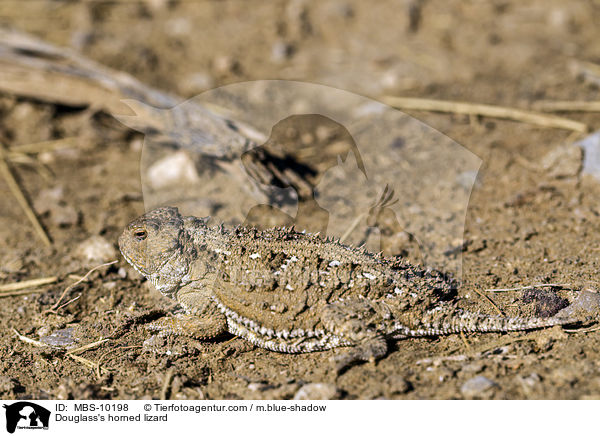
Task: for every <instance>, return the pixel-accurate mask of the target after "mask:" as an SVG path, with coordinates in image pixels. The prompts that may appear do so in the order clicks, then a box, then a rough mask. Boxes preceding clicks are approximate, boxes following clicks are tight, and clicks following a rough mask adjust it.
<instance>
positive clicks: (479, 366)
mask: <svg viewBox="0 0 600 436" xmlns="http://www.w3.org/2000/svg"><path fill="white" fill-rule="evenodd" d="M483 366H484V365H483V363H481V362H471V363H467V364H466V365H463V367H462V368H461V369H460V371H461V372H464V373H468V372H470V373H472V374H477V373H478V372H481V371H483Z"/></svg>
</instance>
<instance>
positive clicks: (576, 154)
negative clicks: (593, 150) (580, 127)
mask: <svg viewBox="0 0 600 436" xmlns="http://www.w3.org/2000/svg"><path fill="white" fill-rule="evenodd" d="M582 159H583V150H582V149H581V148H579V147H573V146H572V145H570V144H569V145H559V146H558V147H555V148H554V149H553V150H551V151H550V152H548V153H547V154H546V155H545V156H544V158H543V159H542V167H543V168H544V169H545V170H546V171H548V175H549V176H550V177H554V178H556V179H564V178H567V177H575V176H577V175H578V174H579V172H580V171H581V166H582Z"/></svg>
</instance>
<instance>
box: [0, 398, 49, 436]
mask: <svg viewBox="0 0 600 436" xmlns="http://www.w3.org/2000/svg"><path fill="white" fill-rule="evenodd" d="M3 407H4V408H5V409H6V431H8V432H9V433H14V432H15V429H16V428H17V425H19V423H20V424H21V425H20V428H21V427H23V428H32V429H33V428H44V429H47V428H48V422H49V421H50V411H49V410H47V409H45V408H43V407H42V406H38V405H37V404H35V403H30V402H29V401H19V402H17V403H13V404H10V405H8V406H7V405H6V404H5V405H3Z"/></svg>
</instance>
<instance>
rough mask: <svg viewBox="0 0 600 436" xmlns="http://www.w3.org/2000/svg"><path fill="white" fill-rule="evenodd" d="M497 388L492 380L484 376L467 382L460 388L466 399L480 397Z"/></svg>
mask: <svg viewBox="0 0 600 436" xmlns="http://www.w3.org/2000/svg"><path fill="white" fill-rule="evenodd" d="M494 386H497V385H496V383H494V382H493V381H492V380H490V379H489V378H487V377H484V376H482V375H478V376H477V377H473V378H472V379H469V380H467V381H466V382H465V383H464V384H463V385H462V386H461V388H460V392H461V394H463V395H464V396H465V397H468V398H473V397H477V396H480V395H481V394H482V393H484V392H485V391H487V390H489V389H491V388H493V387H494Z"/></svg>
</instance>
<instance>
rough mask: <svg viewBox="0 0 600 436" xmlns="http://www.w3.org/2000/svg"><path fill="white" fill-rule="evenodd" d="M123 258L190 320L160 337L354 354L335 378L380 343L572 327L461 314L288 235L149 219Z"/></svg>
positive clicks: (426, 291) (410, 276)
mask: <svg viewBox="0 0 600 436" xmlns="http://www.w3.org/2000/svg"><path fill="white" fill-rule="evenodd" d="M119 247H120V249H121V252H122V253H123V256H124V257H125V258H126V259H127V261H128V262H129V263H131V264H132V265H133V266H134V267H135V268H136V269H137V270H138V271H139V272H140V273H141V274H143V275H144V276H146V277H147V278H148V280H150V281H151V282H152V283H153V284H154V286H156V288H157V289H158V290H159V291H160V292H161V293H162V294H163V295H165V296H168V297H170V298H173V299H175V300H177V301H178V302H179V303H180V304H181V305H182V306H183V307H184V308H185V310H186V313H187V315H185V316H182V317H179V318H169V319H165V320H164V321H162V322H160V323H159V325H158V326H157V327H159V328H161V329H163V331H166V332H170V333H175V334H184V335H189V336H193V337H196V338H201V339H202V338H212V337H215V336H218V335H219V334H221V333H223V332H225V331H229V332H231V333H233V334H236V335H239V336H241V337H243V338H245V339H247V340H249V341H250V342H252V343H254V344H255V345H258V346H260V347H263V348H267V349H270V350H274V351H280V352H288V353H300V352H310V351H319V350H326V349H330V348H334V347H342V346H344V347H351V348H350V349H349V351H348V352H347V353H346V354H343V355H340V356H338V357H337V359H336V360H337V361H338V367H339V368H342V367H344V366H346V365H348V364H350V363H352V362H353V361H356V360H372V359H374V358H378V357H381V356H383V355H384V354H385V353H386V351H387V344H386V339H387V338H404V337H410V336H433V335H441V334H449V333H458V332H461V331H465V332H491V331H500V332H502V331H512V330H528V329H534V328H541V327H546V326H552V325H557V324H566V323H572V322H574V320H573V319H570V318H563V317H559V316H555V317H551V318H529V319H521V318H505V317H494V316H488V315H484V314H479V313H468V312H464V311H462V310H460V309H459V308H458V307H457V306H456V305H455V303H454V302H453V301H451V299H452V297H453V296H454V293H455V292H454V291H455V289H454V287H455V285H454V283H453V281H452V280H450V279H449V278H448V277H446V276H445V275H443V274H441V273H439V272H436V271H429V270H424V269H422V268H420V267H417V266H414V265H411V264H409V263H407V262H405V261H403V260H400V259H389V258H385V257H383V256H381V255H376V254H372V253H369V252H367V251H365V250H363V249H359V248H354V247H349V246H345V245H343V244H340V243H339V242H337V241H334V240H331V239H323V238H321V237H319V236H318V235H310V234H304V233H299V232H296V231H294V230H292V229H270V230H264V231H261V230H257V229H254V228H243V227H240V228H235V229H231V230H230V229H226V228H224V227H211V226H208V225H207V220H206V219H198V218H194V217H182V216H181V215H180V214H179V212H178V210H177V209H176V208H172V207H164V208H159V209H155V210H153V211H151V212H148V213H147V214H145V215H143V216H141V217H139V218H137V219H136V220H134V221H132V222H131V223H130V224H129V225H128V226H127V227H126V228H125V230H124V231H123V234H122V235H121V237H120V238H119Z"/></svg>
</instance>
